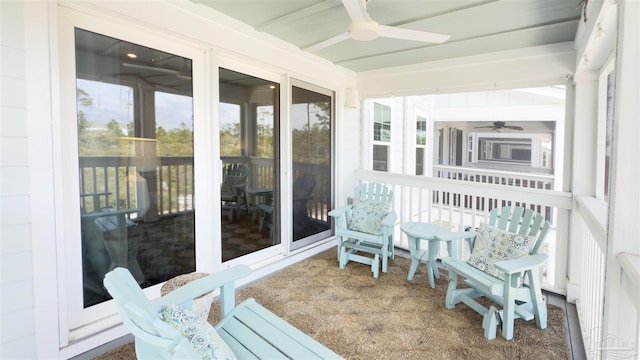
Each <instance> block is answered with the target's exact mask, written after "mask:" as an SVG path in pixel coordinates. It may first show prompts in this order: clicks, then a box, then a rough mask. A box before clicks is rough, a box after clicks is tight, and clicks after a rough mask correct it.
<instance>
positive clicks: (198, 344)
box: [160, 304, 236, 360]
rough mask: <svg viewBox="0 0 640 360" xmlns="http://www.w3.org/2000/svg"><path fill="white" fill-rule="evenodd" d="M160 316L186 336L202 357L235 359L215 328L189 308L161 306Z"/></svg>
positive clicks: (212, 359)
mask: <svg viewBox="0 0 640 360" xmlns="http://www.w3.org/2000/svg"><path fill="white" fill-rule="evenodd" d="M160 318H161V319H162V320H163V321H164V322H166V323H167V324H169V325H171V326H173V327H174V328H176V329H178V331H180V333H181V334H182V336H184V337H186V338H187V339H188V340H189V342H190V343H191V345H193V348H194V349H196V351H197V352H198V354H200V356H201V358H202V359H205V360H214V359H215V360H227V359H236V356H235V355H234V354H233V351H231V349H230V348H229V346H228V345H227V344H226V343H225V342H224V340H223V339H222V338H221V337H220V335H218V332H217V331H216V329H214V328H213V326H211V324H209V323H208V322H207V321H206V320H205V319H203V318H201V317H199V316H197V315H196V314H195V313H193V312H192V311H191V310H189V309H184V308H182V307H181V306H180V305H175V304H171V305H168V306H163V307H162V309H161V312H160Z"/></svg>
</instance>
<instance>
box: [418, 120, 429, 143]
mask: <svg viewBox="0 0 640 360" xmlns="http://www.w3.org/2000/svg"><path fill="white" fill-rule="evenodd" d="M426 144H427V118H425V117H422V116H417V117H416V145H426Z"/></svg>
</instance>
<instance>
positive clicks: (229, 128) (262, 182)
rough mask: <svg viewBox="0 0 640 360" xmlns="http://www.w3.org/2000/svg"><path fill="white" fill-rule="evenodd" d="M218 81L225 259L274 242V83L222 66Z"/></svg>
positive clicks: (276, 101)
mask: <svg viewBox="0 0 640 360" xmlns="http://www.w3.org/2000/svg"><path fill="white" fill-rule="evenodd" d="M219 78H220V83H219V86H220V109H219V111H220V155H221V157H220V160H221V161H222V166H223V168H222V185H221V187H220V198H221V204H220V210H221V213H222V226H221V231H222V234H221V238H222V261H228V260H231V259H235V258H238V257H240V256H244V255H247V254H250V253H253V252H255V251H258V250H262V249H265V248H268V247H270V246H273V245H276V244H279V243H280V238H279V236H277V232H278V229H277V224H278V221H277V219H278V216H279V209H278V204H279V201H278V198H279V194H278V189H277V187H276V184H277V181H276V173H277V169H276V167H277V162H275V158H276V142H275V140H276V137H275V131H276V126H277V123H278V116H279V115H278V112H277V110H278V106H279V105H278V104H279V85H278V84H274V83H273V82H271V81H268V80H264V79H260V78H257V77H254V76H251V75H247V74H243V73H239V72H236V71H232V70H228V69H222V68H221V69H220V70H219Z"/></svg>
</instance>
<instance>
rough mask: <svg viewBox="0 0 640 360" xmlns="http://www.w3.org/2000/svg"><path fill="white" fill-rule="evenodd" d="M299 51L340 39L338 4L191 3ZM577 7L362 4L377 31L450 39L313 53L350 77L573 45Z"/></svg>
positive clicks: (373, 0)
mask: <svg viewBox="0 0 640 360" xmlns="http://www.w3.org/2000/svg"><path fill="white" fill-rule="evenodd" d="M191 1H194V2H197V3H201V4H202V5H204V6H208V7H211V8H213V9H214V10H217V11H219V12H221V13H223V14H226V15H228V16H230V17H232V18H235V19H237V20H239V21H241V22H243V23H246V24H248V25H249V26H251V27H252V28H254V29H256V30H257V31H261V32H265V33H268V34H271V35H273V36H275V37H277V38H280V39H282V40H284V41H286V42H288V43H291V44H293V45H294V46H296V47H299V48H301V49H305V48H307V47H309V46H311V45H314V44H316V43H319V42H321V41H324V40H327V39H330V38H332V37H334V36H337V35H340V34H342V33H345V32H347V31H348V27H349V25H350V23H351V19H350V18H349V15H348V13H347V11H346V10H345V8H344V6H343V4H342V1H341V0H191ZM578 3H579V0H370V1H369V2H368V4H367V5H366V7H367V11H368V13H369V15H370V16H371V18H372V19H373V20H375V21H376V22H378V23H379V24H380V25H389V26H398V27H404V28H408V29H414V30H423V31H430V32H438V33H445V34H450V35H451V37H450V38H449V40H448V41H446V42H445V43H443V44H439V45H436V44H428V43H421V42H416V41H409V40H399V39H390V38H377V39H375V40H371V41H364V42H363V41H356V40H353V39H350V38H349V39H346V40H344V41H342V42H339V43H337V44H335V45H333V46H330V47H327V48H324V49H322V50H319V51H317V52H316V55H318V56H321V57H323V58H325V59H327V60H329V61H331V62H332V63H334V64H336V65H341V66H344V67H346V68H348V69H351V70H353V71H356V72H360V71H368V70H376V69H382V68H389V67H395V66H402V65H410V64H416V63H423V62H430V61H436V60H446V59H450V58H459V57H465V56H472V55H478V54H484V53H493V52H499V51H505V50H515V49H520V48H528V47H534V46H542V45H548V44H555V43H562V42H567V41H573V40H574V38H575V34H576V29H577V26H578V22H579V21H580V12H581V6H579V5H578Z"/></svg>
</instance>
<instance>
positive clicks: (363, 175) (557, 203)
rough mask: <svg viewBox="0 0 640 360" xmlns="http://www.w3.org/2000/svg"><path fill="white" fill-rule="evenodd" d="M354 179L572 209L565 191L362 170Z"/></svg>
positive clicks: (570, 200)
mask: <svg viewBox="0 0 640 360" xmlns="http://www.w3.org/2000/svg"><path fill="white" fill-rule="evenodd" d="M356 176H357V178H358V180H360V181H375V182H381V183H385V184H394V185H404V186H411V187H416V188H427V189H430V190H438V191H450V192H455V193H461V194H465V195H472V196H482V197H500V198H503V199H518V201H522V202H530V203H544V204H545V205H548V206H554V207H556V208H559V209H571V208H572V201H573V194H572V193H570V192H564V191H554V190H545V189H533V188H523V187H517V186H508V185H496V184H487V183H477V182H467V181H459V180H450V179H441V178H434V177H428V176H415V175H405V174H398V173H388V172H380V171H372V170H362V169H361V170H357V171H356Z"/></svg>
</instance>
